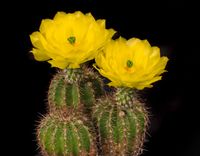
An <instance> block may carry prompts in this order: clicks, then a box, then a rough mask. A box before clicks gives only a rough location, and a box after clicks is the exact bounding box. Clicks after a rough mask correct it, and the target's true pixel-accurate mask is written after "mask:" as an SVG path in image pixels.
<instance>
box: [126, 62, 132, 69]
mask: <svg viewBox="0 0 200 156" xmlns="http://www.w3.org/2000/svg"><path fill="white" fill-rule="evenodd" d="M126 65H127V67H128V68H131V67H132V66H133V61H131V60H128V61H127V62H126Z"/></svg>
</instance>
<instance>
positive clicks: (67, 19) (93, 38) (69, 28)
mask: <svg viewBox="0 0 200 156" xmlns="http://www.w3.org/2000/svg"><path fill="white" fill-rule="evenodd" d="M114 33H115V31H114V30H113V29H109V30H107V29H106V28H105V20H95V19H94V17H93V16H92V15H91V14H90V13H88V14H85V15H84V14H83V13H81V12H80V11H77V12H75V13H68V14H66V13H64V12H58V13H57V14H56V15H55V17H54V18H53V20H51V19H44V20H42V22H41V25H40V29H39V31H36V32H33V33H32V34H31V35H30V39H31V42H32V44H33V46H34V48H33V49H32V51H31V52H32V53H33V55H34V57H35V59H36V60H38V61H48V62H49V63H50V64H51V65H52V66H53V67H58V68H61V69H65V68H79V67H80V64H82V63H84V62H86V61H88V60H92V59H94V57H95V55H96V54H97V52H98V51H99V50H100V49H101V48H102V47H103V46H104V45H105V44H106V43H107V42H108V41H109V40H110V39H111V37H112V36H113V34H114Z"/></svg>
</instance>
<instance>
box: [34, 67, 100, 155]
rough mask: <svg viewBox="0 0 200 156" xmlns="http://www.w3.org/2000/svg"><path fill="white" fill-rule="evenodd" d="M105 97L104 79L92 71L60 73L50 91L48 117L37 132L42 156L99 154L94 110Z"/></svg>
mask: <svg viewBox="0 0 200 156" xmlns="http://www.w3.org/2000/svg"><path fill="white" fill-rule="evenodd" d="M103 94H104V90H103V83H102V80H101V79H100V77H99V75H98V74H97V73H94V72H93V71H92V70H90V69H89V68H87V67H85V66H83V67H82V68H80V69H65V70H60V71H58V73H56V74H55V76H54V77H53V79H52V81H51V83H50V87H49V91H48V107H49V114H47V115H46V116H45V117H44V118H43V119H42V120H41V122H40V125H39V126H38V130H37V134H38V142H39V146H40V147H41V152H42V154H43V155H45V156H68V155H69V156H71V155H72V156H79V155H81V156H84V155H91V156H92V155H97V148H96V143H95V140H96V138H95V136H94V134H95V132H94V131H95V130H94V127H93V123H92V122H91V111H92V106H93V105H94V104H95V99H96V98H98V97H100V96H102V95H103Z"/></svg>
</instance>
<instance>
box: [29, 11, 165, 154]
mask: <svg viewBox="0 0 200 156" xmlns="http://www.w3.org/2000/svg"><path fill="white" fill-rule="evenodd" d="M114 33H115V31H114V30H113V29H106V26H105V20H102V19H101V20H95V19H94V17H93V16H92V15H91V14H90V13H88V14H83V13H81V12H80V11H77V12H74V13H68V14H66V13H64V12H58V13H57V14H56V15H55V17H54V18H53V19H44V20H42V22H41V25H40V29H39V31H37V32H34V33H32V34H31V35H30V38H31V42H32V44H33V46H34V47H33V49H32V50H31V52H32V53H33V55H34V57H35V59H36V60H38V61H47V62H48V63H50V64H51V66H52V67H56V68H59V71H58V72H57V73H56V74H55V75H54V77H53V79H52V80H51V83H50V86H49V90H48V110H49V111H48V113H47V114H46V115H45V116H44V117H43V118H42V119H41V121H40V124H39V125H38V126H37V138H38V145H39V147H40V149H41V154H42V155H43V156H96V155H103V156H104V155H105V156H108V155H113V156H125V155H127V156H129V155H131V156H138V155H140V154H141V153H142V151H143V150H142V146H143V143H144V141H145V133H146V130H147V125H148V112H147V110H146V106H145V105H144V103H142V102H141V101H140V100H139V99H138V95H137V94H136V90H142V89H144V88H145V87H149V88H150V87H152V83H153V82H156V81H158V80H160V79H161V76H160V75H161V74H162V73H163V72H165V66H166V64H167V61H168V59H167V57H160V50H159V48H158V47H151V45H150V44H149V42H148V41H147V40H140V39H137V38H131V39H129V40H126V39H124V38H122V37H120V38H119V39H116V40H113V39H112V36H113V35H114ZM93 59H95V61H96V63H95V64H94V65H93V67H95V68H96V69H97V70H98V71H99V73H100V74H101V75H102V76H104V77H105V78H107V79H109V80H110V83H109V84H108V86H112V87H114V88H115V89H114V91H112V89H111V90H110V92H106V91H105V88H104V83H103V81H102V77H101V76H100V75H99V73H98V72H96V71H93V69H92V67H86V65H85V64H86V62H88V61H89V60H93Z"/></svg>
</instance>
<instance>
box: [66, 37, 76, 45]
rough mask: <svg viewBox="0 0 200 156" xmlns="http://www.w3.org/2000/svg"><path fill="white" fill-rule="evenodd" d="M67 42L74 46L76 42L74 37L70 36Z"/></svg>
mask: <svg viewBox="0 0 200 156" xmlns="http://www.w3.org/2000/svg"><path fill="white" fill-rule="evenodd" d="M67 40H68V41H69V43H70V44H74V43H75V42H76V37H74V36H70V37H69V38H68V39H67Z"/></svg>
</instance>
